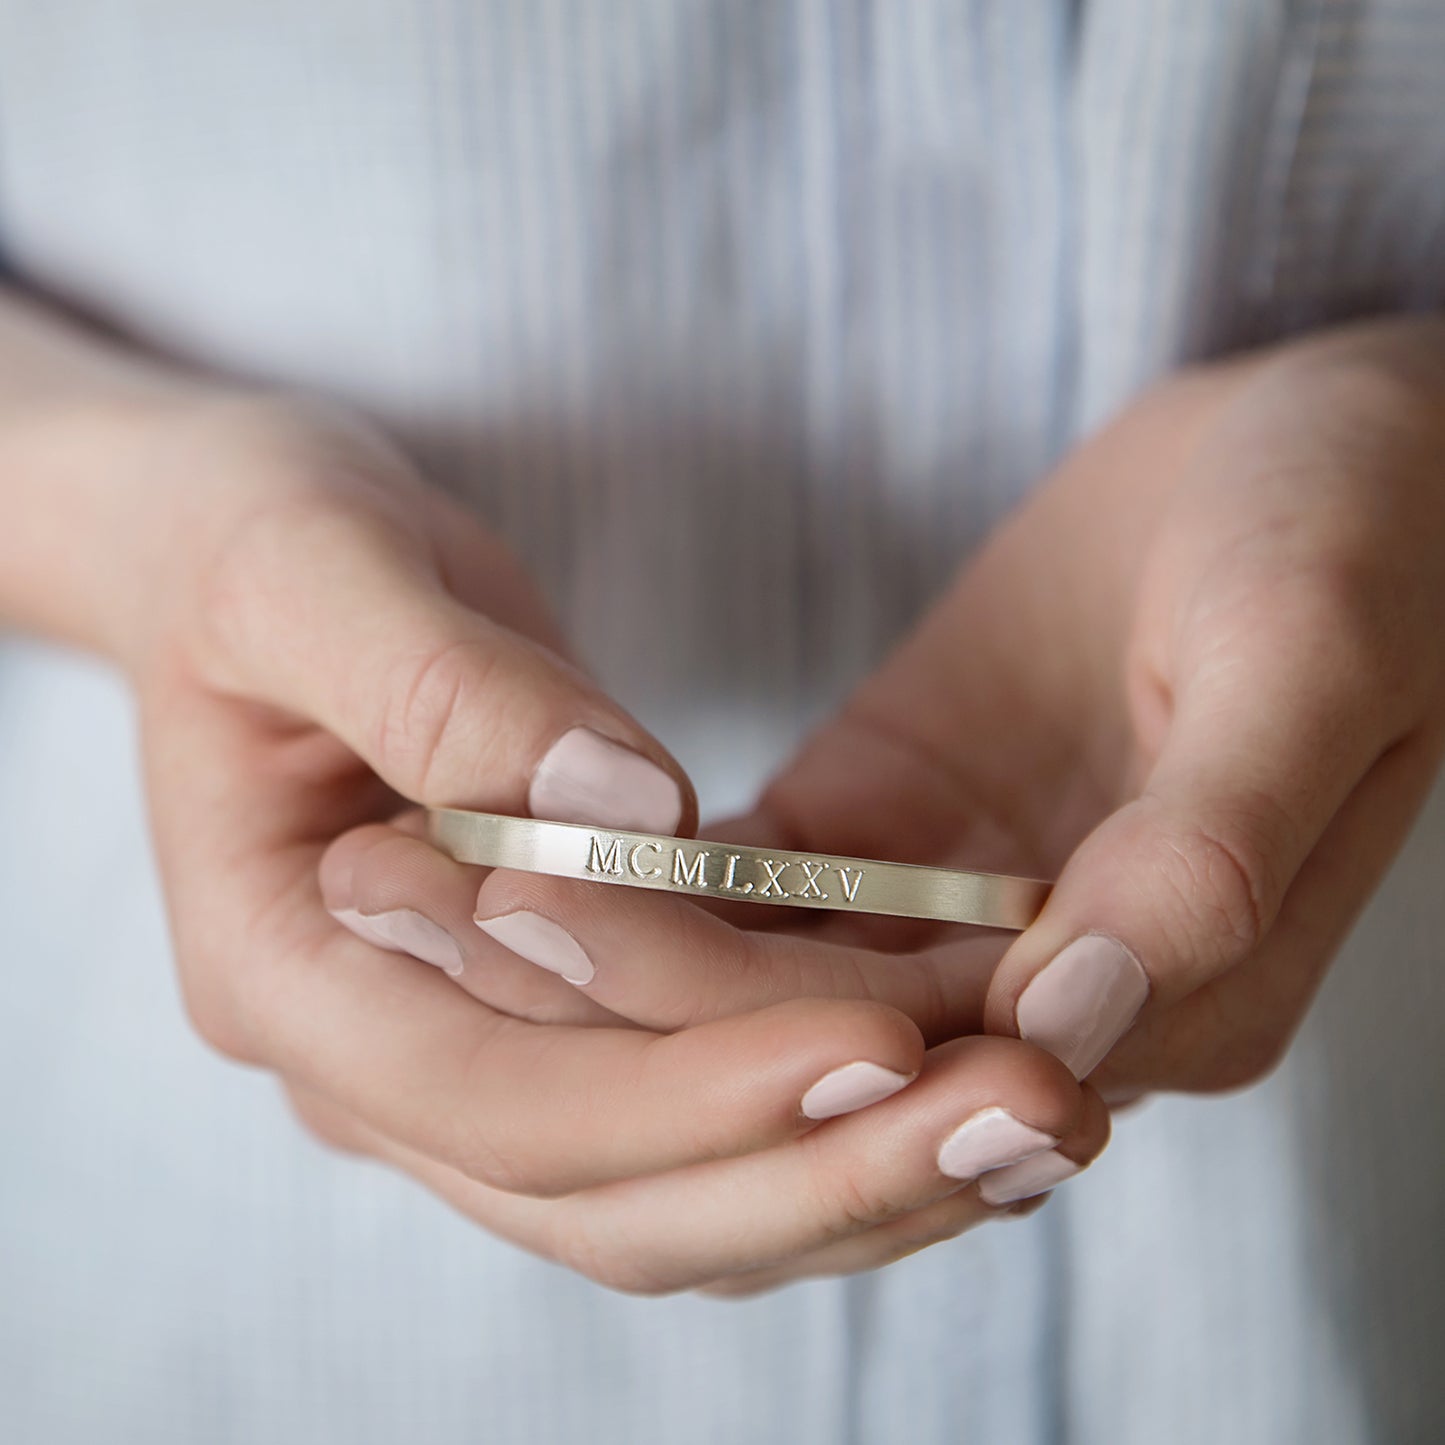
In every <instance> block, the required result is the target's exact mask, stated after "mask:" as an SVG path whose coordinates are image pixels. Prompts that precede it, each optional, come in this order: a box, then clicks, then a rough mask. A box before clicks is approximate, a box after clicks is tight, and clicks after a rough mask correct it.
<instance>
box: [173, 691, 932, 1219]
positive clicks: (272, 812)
mask: <svg viewBox="0 0 1445 1445" xmlns="http://www.w3.org/2000/svg"><path fill="white" fill-rule="evenodd" d="M148 701H149V704H150V706H152V707H158V708H159V711H158V712H157V713H156V715H155V718H156V726H154V727H150V728H148V729H147V730H146V737H147V741H148V744H149V746H148V750H147V762H148V765H149V767H150V768H151V770H152V774H153V782H154V791H153V803H154V807H153V817H154V821H155V824H156V835H157V848H158V855H159V856H160V857H161V858H162V859H163V860H164V863H163V866H164V867H165V870H166V873H167V879H168V887H167V890H166V891H167V896H168V899H169V900H170V902H171V907H172V922H173V933H174V937H175V941H176V947H177V956H178V961H179V963H180V971H181V976H182V980H183V989H184V993H185V998H186V1003H187V1007H188V1009H189V1010H190V1012H191V1016H192V1019H193V1021H194V1022H195V1023H196V1026H197V1028H198V1029H199V1030H200V1032H201V1033H202V1035H203V1037H205V1038H207V1039H208V1040H210V1041H211V1042H212V1043H213V1044H215V1046H216V1047H218V1048H220V1049H222V1050H223V1051H225V1052H227V1053H229V1054H231V1055H233V1056H235V1057H237V1058H241V1059H244V1060H246V1061H247V1062H250V1063H253V1064H258V1065H260V1066H263V1067H268V1068H271V1069H272V1070H274V1071H275V1072H277V1073H280V1074H281V1075H283V1076H284V1077H286V1078H288V1079H291V1080H293V1081H295V1082H296V1083H297V1084H300V1085H302V1086H304V1087H307V1088H310V1089H312V1090H314V1091H315V1092H317V1093H320V1094H322V1095H325V1096H326V1097H328V1098H329V1099H331V1100H332V1101H333V1102H334V1103H336V1104H338V1105H339V1106H341V1107H342V1108H344V1109H345V1110H347V1111H348V1112H349V1113H351V1114H354V1115H355V1116H356V1117H357V1118H358V1119H359V1120H360V1121H361V1122H362V1123H363V1124H366V1125H367V1126H369V1127H371V1128H373V1129H375V1130H376V1131H377V1132H378V1133H381V1134H385V1135H387V1136H388V1137H391V1138H394V1139H395V1140H397V1141H398V1142H399V1143H404V1144H406V1145H408V1146H410V1147H412V1148H414V1149H416V1150H417V1151H418V1152H419V1153H422V1154H426V1155H429V1156H430V1157H432V1158H434V1159H437V1160H439V1161H444V1162H446V1163H448V1164H450V1165H451V1166H452V1167H455V1168H457V1169H459V1170H460V1171H462V1172H463V1173H466V1174H468V1175H470V1176H471V1177H474V1178H479V1179H486V1180H488V1181H489V1182H491V1183H492V1184H493V1185H495V1186H497V1187H498V1188H504V1189H512V1190H523V1191H530V1192H532V1193H536V1194H552V1193H557V1192H559V1191H567V1190H574V1189H578V1188H582V1187H584V1186H586V1185H589V1184H592V1183H596V1182H598V1181H600V1180H607V1179H616V1178H629V1177H632V1176H634V1175H638V1174H643V1173H647V1172H649V1171H652V1170H657V1169H669V1168H674V1167H677V1166H678V1165H680V1164H683V1163H690V1162H695V1161H697V1160H699V1159H708V1158H717V1157H724V1156H727V1155H730V1154H733V1153H737V1152H742V1151H746V1150H750V1149H757V1148H765V1147H767V1146H769V1145H771V1144H773V1143H776V1142H779V1141H781V1140H784V1139H788V1138H792V1137H794V1136H796V1135H797V1134H798V1133H799V1132H801V1131H804V1130H806V1129H808V1128H810V1127H812V1124H813V1122H814V1121H813V1120H812V1119H811V1118H810V1117H809V1115H808V1114H807V1113H806V1112H805V1111H804V1106H803V1105H804V1100H805V1099H806V1098H807V1097H808V1095H809V1094H810V1092H811V1091H812V1090H814V1089H815V1088H816V1087H817V1086H818V1085H819V1084H820V1082H822V1081H823V1080H825V1079H827V1078H828V1077H829V1076H832V1075H834V1074H836V1073H837V1072H838V1071H840V1070H843V1071H846V1072H845V1073H844V1075H843V1077H844V1078H845V1080H849V1081H852V1083H853V1084H856V1082H857V1079H858V1076H859V1075H860V1074H861V1075H865V1076H867V1077H868V1078H869V1079H870V1080H871V1081H872V1083H873V1085H874V1095H873V1097H875V1098H876V1097H880V1096H881V1094H882V1093H884V1092H886V1089H885V1088H884V1085H886V1087H887V1089H898V1088H902V1087H903V1086H904V1085H905V1084H907V1082H908V1081H909V1079H910V1078H911V1077H912V1076H913V1074H914V1073H915V1072H916V1071H917V1068H918V1064H919V1060H920V1058H921V1056H922V1052H923V1044H922V1040H921V1039H920V1038H919V1035H918V1031H917V1029H916V1028H915V1027H914V1026H913V1025H912V1024H911V1023H910V1022H909V1021H908V1020H907V1019H906V1018H904V1017H903V1015H901V1014H899V1013H898V1012H897V1011H896V1010H892V1009H888V1008H886V1007H883V1006H881V1005H878V1004H873V1003H869V1002H863V1001H851V1000H827V999H818V1000H803V1001H794V1002H791V1003H788V1004H783V1005H779V1006H777V1007H775V1008H773V1009H769V1010H764V1011H762V1012H759V1013H755V1014H747V1015H740V1016H737V1017H734V1018H729V1019H722V1020H719V1021H717V1022H715V1023H710V1024H704V1025H701V1026H699V1028H697V1029H692V1030H688V1031H686V1032H685V1033H681V1034H676V1035H657V1034H654V1033H650V1032H646V1031H643V1030H639V1029H617V1028H585V1029H578V1028H567V1027H555V1026H551V1025H536V1024H531V1023H527V1022H524V1021H521V1020H518V1019H515V1018H510V1017H508V1016H506V1015H504V1014H500V1013H498V1012H496V1011H495V1010H493V1009H490V1008H487V1007H486V1006H485V1005H483V1004H482V1003H480V1002H478V1001H476V1000H475V999H471V998H468V997H467V996H466V994H464V993H463V992H461V990H459V989H458V988H457V987H456V986H455V985H454V984H453V983H452V982H451V981H450V980H449V979H447V978H446V977H445V976H444V975H443V974H442V973H441V972H440V971H439V970H437V969H433V968H425V967H420V966H418V965H417V964H416V963H415V962H414V961H413V960H411V959H406V958H401V957H398V956H396V955H394V954H389V953H385V952H383V951H381V950H379V949H377V948H374V947H371V946H370V945H368V944H365V943H363V942H361V941H360V940H359V939H356V938H354V937H352V936H351V935H350V934H348V933H346V932H344V931H343V930H341V929H339V928H337V927H336V925H335V923H334V922H333V920H332V919H330V918H329V917H328V916H327V914H326V912H325V911H324V909H323V908H322V907H321V900H320V897H319V896H318V890H317V887H316V881H315V880H316V870H317V865H318V862H319V857H320V852H321V849H320V847H319V846H317V845H315V844H311V843H308V842H306V841H305V836H304V835H305V830H306V826H307V818H308V816H309V815H310V808H311V807H314V806H315V805H316V799H315V798H311V797H309V790H308V789H307V788H306V787H304V786H301V785H299V784H298V783H297V782H296V781H295V780H294V779H293V778H292V777H291V776H290V775H289V774H288V773H287V772H286V770H285V768H282V767H279V766H278V765H277V764H276V763H275V762H274V759H273V760H272V762H271V763H270V764H269V765H268V764H267V763H266V762H264V761H263V759H264V757H265V756H267V750H268V749H269V748H271V747H273V744H272V743H270V742H262V741H258V740H256V739H255V738H253V737H251V734H252V733H253V732H254V731H255V728H254V725H253V723H252V721H251V720H250V718H249V715H248V714H247V713H246V712H245V710H243V709H237V708H234V707H232V706H229V705H227V704H225V703H223V702H222V701H221V700H220V699H217V698H216V697H214V696H213V695H211V694H208V693H204V692H188V691H185V690H180V691H178V692H177V694H176V696H174V697H173V698H171V699H169V700H168V701H167V702H166V703H165V705H164V706H161V705H160V703H159V702H158V700H157V695H156V694H154V693H152V694H150V695H149V699H148ZM160 719H164V720H165V721H164V724H162V723H161V722H160V721H159V720H160ZM308 804H309V805H310V806H308ZM823 1092H824V1094H825V1095H826V1094H828V1093H829V1092H836V1086H835V1085H830V1086H828V1087H827V1088H825V1089H824V1090H823Z"/></svg>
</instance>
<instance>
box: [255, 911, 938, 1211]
mask: <svg viewBox="0 0 1445 1445" xmlns="http://www.w3.org/2000/svg"><path fill="white" fill-rule="evenodd" d="M323 918H324V915H323ZM233 987H234V988H235V989H236V990H237V991H238V996H237V998H236V1000H235V1005H234V1006H235V1008H236V1009H237V1010H239V1011H240V1012H241V1013H242V1015H243V1016H244V1017H245V1018H246V1019H247V1024H248V1027H247V1033H248V1035H249V1037H251V1038H253V1039H255V1040H256V1041H257V1046H256V1054H257V1058H256V1061H257V1062H259V1063H261V1064H263V1065H265V1066H268V1067H270V1068H272V1069H274V1070H276V1071H277V1072H278V1073H281V1074H283V1075H284V1076H286V1077H287V1078H290V1079H294V1080H295V1081H297V1082H298V1083H300V1084H303V1085H305V1086H307V1087H309V1088H311V1089H313V1090H315V1091H317V1092H319V1093H322V1094H324V1095H326V1096H327V1097H329V1098H330V1099H332V1100H333V1101H334V1102H336V1103H338V1104H340V1105H341V1106H342V1107H343V1108H345V1109H347V1110H348V1111H349V1112H351V1113H353V1114H355V1115H356V1116H357V1117H358V1118H359V1119H361V1120H362V1122H364V1123H366V1124H369V1125H370V1126H371V1127H373V1128H375V1129H377V1130H378V1131H380V1132H381V1133H384V1134H386V1135H388V1136H389V1137H392V1138H394V1139H396V1140H398V1141H399V1142H403V1143H406V1144H408V1145H410V1146H411V1147H412V1148H415V1149H417V1150H418V1151H419V1152H421V1153H424V1154H427V1155H429V1156H431V1157H433V1158H435V1159H438V1160H440V1161H444V1162H446V1163H449V1164H450V1165H452V1166H453V1167H455V1168H457V1169H459V1170H461V1171H462V1172H463V1173H465V1174H467V1175H469V1176H470V1177H473V1178H476V1179H482V1180H486V1181H487V1182H489V1183H491V1184H492V1185H494V1186H495V1187H497V1188H500V1189H507V1190H516V1191H520V1192H524V1193H532V1194H544V1195H549V1194H554V1193H558V1192H563V1191H569V1190H575V1189H578V1188H582V1187H585V1186H587V1185H590V1184H594V1183H597V1182H598V1181H601V1180H606V1179H616V1178H627V1177H631V1176H633V1175H637V1174H644V1173H649V1172H652V1171H654V1170H659V1169H669V1168H675V1167H677V1166H679V1165H680V1164H683V1163H688V1162H694V1161H696V1160H698V1159H708V1158H716V1157H724V1156H728V1155H732V1154H736V1153H741V1152H746V1151H748V1150H753V1149H759V1148H765V1147H767V1146H768V1145H771V1144H774V1143H777V1142H779V1141H781V1140H784V1139H788V1138H792V1137H794V1136H795V1135H796V1134H798V1133H799V1132H800V1131H801V1130H804V1129H806V1128H808V1127H810V1124H811V1120H810V1119H809V1117H808V1115H807V1114H806V1113H805V1112H804V1107H803V1104H804V1100H805V1099H806V1098H807V1096H808V1095H809V1093H810V1091H812V1090H814V1089H815V1088H817V1087H818V1086H819V1084H820V1082H821V1081H823V1080H824V1079H826V1078H827V1077H828V1076H830V1075H833V1074H835V1072H836V1071H839V1070H847V1071H849V1072H848V1075H847V1077H849V1078H855V1077H856V1075H857V1074H858V1073H860V1072H863V1073H866V1074H867V1075H868V1076H869V1077H870V1078H871V1079H872V1080H873V1081H874V1082H875V1084H876V1083H877V1081H878V1080H884V1081H886V1082H887V1084H888V1086H889V1087H890V1088H893V1089H897V1088H901V1087H903V1086H904V1085H905V1084H906V1083H907V1082H908V1080H909V1079H910V1078H911V1077H912V1075H913V1074H914V1073H915V1072H916V1070H917V1067H918V1059H919V1057H920V1055H921V1052H922V1044H921V1040H919V1038H918V1035H917V1032H916V1030H914V1029H913V1027H912V1026H911V1025H910V1024H909V1023H908V1021H907V1020H906V1019H904V1018H903V1017H902V1015H900V1014H898V1013H896V1012H894V1011H893V1010H889V1009H885V1008H882V1007H879V1006H877V1005H872V1004H866V1003H851V1002H847V1003H845V1002H834V1001H831V1000H813V1001H798V1002H793V1003H789V1004H781V1005H778V1006H777V1007H775V1008H773V1009H769V1010H764V1011H762V1012H759V1013H756V1014H748V1015H742V1016H739V1017H736V1018H730V1019H722V1020H719V1021H717V1022H715V1023H711V1024H703V1025H700V1026H699V1027H698V1028H696V1029H692V1030H688V1031H687V1032H686V1033H681V1034H676V1035H657V1034H652V1033H647V1032H644V1031H642V1030H638V1029H617V1028H605V1027H594V1028H585V1029H577V1028H566V1027H557V1026H551V1025H538V1024H532V1023H527V1022H524V1021H521V1020H518V1019H514V1018H510V1017H508V1016H506V1015H503V1014H499V1013H497V1012H495V1011H494V1010H491V1009H489V1008H487V1007H486V1006H484V1005H482V1004H480V1003H478V1002H476V1001H474V1000H471V999H468V998H466V996H465V995H463V994H462V993H460V992H459V991H458V990H457V989H456V988H455V987H454V986H453V985H452V984H451V983H450V982H449V981H448V980H447V979H446V978H445V977H443V976H442V974H441V973H440V972H438V971H436V970H430V969H420V968H417V967H416V965H415V964H414V963H412V962H411V961H410V960H405V959H400V958H396V957H394V956H392V955H388V954H385V953H382V952H380V951H379V950H377V949H375V948H372V947H370V946H368V945H365V944H363V943H361V942H360V941H359V940H357V939H355V938H353V937H351V936H349V935H347V934H344V933H341V932H339V931H337V932H335V933H333V934H332V935H330V937H328V938H325V939H324V940H323V942H322V943H321V945H320V946H316V947H313V948H310V949H307V950H304V951H302V952H300V953H298V954H293V955H292V956H289V957H284V958H281V959H278V960H276V961H275V962H273V963H271V962H268V963H258V962H254V961H253V963H252V965H251V967H250V970H249V971H248V972H247V973H245V974H243V975H241V976H240V978H239V979H238V980H236V981H234V982H233ZM824 1092H827V1089H826V1088H825V1090H824Z"/></svg>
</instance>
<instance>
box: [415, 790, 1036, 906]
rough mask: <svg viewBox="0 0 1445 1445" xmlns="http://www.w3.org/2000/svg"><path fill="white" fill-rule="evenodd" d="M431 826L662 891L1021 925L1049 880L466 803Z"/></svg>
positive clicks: (542, 869) (504, 864) (479, 843)
mask: <svg viewBox="0 0 1445 1445" xmlns="http://www.w3.org/2000/svg"><path fill="white" fill-rule="evenodd" d="M427 829H428V834H429V836H430V838H431V841H432V842H433V843H434V844H435V845H436V846H437V847H438V848H440V849H441V850H442V851H443V852H445V853H449V854H450V855H451V856H452V857H453V858H455V859H456V860H457V862H459V863H481V864H485V865H486V866H487V867H491V868H518V869H521V870H523V871H525V872H528V873H550V874H553V875H554V876H556V877H558V878H581V879H585V880H587V881H590V882H594V883H621V884H625V885H627V886H629V887H632V888H657V889H661V890H662V891H663V892H665V893H691V894H695V895H700V896H704V897H708V898H736V899H740V900H742V901H744V902H748V903H775V904H783V905H785V906H787V907H790V908H836V909H840V910H842V911H844V912H857V913H889V914H893V915H895V916H897V917H900V918H938V919H943V920H945V921H947V922H951V923H974V924H979V925H981V926H983V927H985V928H1010V929H1014V930H1016V931H1018V930H1022V929H1025V928H1027V927H1028V926H1029V924H1030V923H1032V922H1033V921H1034V919H1035V918H1036V917H1037V916H1038V913H1039V910H1040V909H1041V908H1042V907H1043V906H1044V900H1045V899H1046V898H1047V897H1048V894H1049V887H1050V885H1049V884H1047V883H1044V882H1041V881H1040V880H1038V879H1036V878H1009V877H1005V876H1004V875H1002V874H999V873H961V872H957V871H955V870H953V869H951V868H924V867H920V866H919V865H917V864H914V863H884V862H881V861H878V860H875V859H869V858H839V857H835V856H833V855H832V854H828V853H809V854H806V855H805V854H801V853H785V852H776V851H774V850H772V849H767V848H749V847H747V846H745V845H744V844H742V843H714V842H709V841H708V840H707V839H706V838H671V837H665V836H660V835H658V834H654V833H626V832H619V831H617V830H615V829H603V828H592V827H588V826H586V825H585V824H578V823H549V822H544V821H542V820H541V819H537V818H509V817H504V816H503V815H501V814H499V813H470V812H465V811H463V810H462V809H460V808H431V809H428V810H427Z"/></svg>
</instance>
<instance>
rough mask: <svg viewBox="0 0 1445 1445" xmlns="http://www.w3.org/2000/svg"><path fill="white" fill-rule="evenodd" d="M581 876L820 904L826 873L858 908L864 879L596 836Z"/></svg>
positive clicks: (818, 866) (753, 856)
mask: <svg viewBox="0 0 1445 1445" xmlns="http://www.w3.org/2000/svg"><path fill="white" fill-rule="evenodd" d="M583 870H584V871H585V872H587V873H590V874H592V875H594V876H595V877H597V878H626V877H627V876H628V875H631V877H632V878H634V879H636V880H637V881H638V882H640V883H646V884H649V885H650V886H652V887H658V888H664V887H671V888H681V889H689V890H694V891H696V890H699V889H717V890H719V891H720V892H723V893H737V894H741V895H747V894H751V895H752V896H753V897H754V898H759V899H771V900H781V899H788V900H789V901H794V900H796V901H799V902H807V901H808V900H810V899H816V900H818V902H820V903H821V902H824V901H826V900H827V899H828V898H829V897H831V896H832V895H831V894H830V893H829V890H828V888H827V887H825V886H824V885H825V884H826V883H827V881H828V875H829V874H830V873H832V874H836V875H837V878H838V885H839V890H840V893H841V896H842V898H843V899H844V900H845V901H847V902H848V903H857V901H858V890H859V888H860V887H861V886H862V883H863V873H864V870H863V869H862V868H851V867H850V868H844V867H837V866H835V865H834V864H832V863H825V862H822V861H820V860H818V859H814V858H777V857H770V856H768V855H766V854H762V853H751V852H747V853H723V852H717V851H714V850H713V849H710V848H695V847H693V846H692V845H684V844H682V843H678V842H676V841H675V840H673V839H656V840H654V839H651V838H644V839H642V840H641V841H640V842H635V843H633V844H632V845H631V847H629V848H627V849H626V850H625V851H624V849H623V840H622V839H621V838H615V837H609V836H608V835H606V834H598V833H593V834H592V835H591V836H590V837H589V838H588V842H587V861H586V862H585V863H584V864H583ZM749 875H751V876H749Z"/></svg>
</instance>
